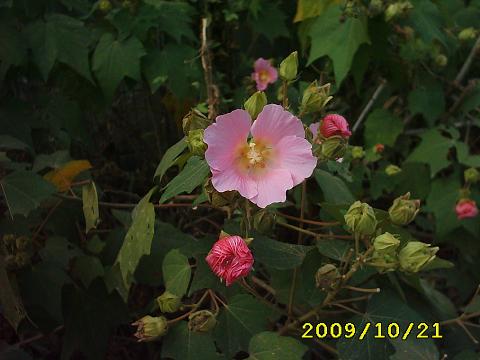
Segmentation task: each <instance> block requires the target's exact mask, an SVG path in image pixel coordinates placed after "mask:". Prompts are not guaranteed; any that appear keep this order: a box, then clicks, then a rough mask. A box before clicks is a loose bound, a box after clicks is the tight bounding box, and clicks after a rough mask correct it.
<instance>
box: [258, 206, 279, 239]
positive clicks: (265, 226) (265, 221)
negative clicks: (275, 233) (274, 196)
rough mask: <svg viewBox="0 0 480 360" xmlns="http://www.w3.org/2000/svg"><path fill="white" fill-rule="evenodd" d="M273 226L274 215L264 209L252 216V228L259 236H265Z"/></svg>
mask: <svg viewBox="0 0 480 360" xmlns="http://www.w3.org/2000/svg"><path fill="white" fill-rule="evenodd" d="M274 225H275V213H272V212H270V211H268V210H266V209H262V210H260V211H258V212H257V213H256V214H255V215H254V216H253V227H254V228H255V230H257V231H258V232H259V233H261V234H267V233H269V232H270V231H272V229H273V226H274Z"/></svg>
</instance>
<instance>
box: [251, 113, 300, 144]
mask: <svg viewBox="0 0 480 360" xmlns="http://www.w3.org/2000/svg"><path fill="white" fill-rule="evenodd" d="M251 133H252V135H253V138H254V139H262V140H265V141H267V142H268V143H270V144H271V145H274V144H276V143H277V142H279V141H280V140H281V139H282V138H283V137H285V136H298V137H302V138H305V130H303V125H302V122H301V121H300V120H299V119H298V118H297V117H295V116H294V115H292V114H291V113H290V112H288V111H286V110H285V109H284V108H283V107H282V106H280V105H275V104H269V105H265V107H264V108H263V110H262V111H261V112H260V114H258V117H257V120H255V122H254V123H253V125H252V129H251Z"/></svg>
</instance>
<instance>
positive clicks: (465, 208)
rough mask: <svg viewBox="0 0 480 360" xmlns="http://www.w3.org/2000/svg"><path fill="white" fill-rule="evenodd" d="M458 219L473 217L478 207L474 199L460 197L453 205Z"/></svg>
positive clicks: (476, 213)
mask: <svg viewBox="0 0 480 360" xmlns="http://www.w3.org/2000/svg"><path fill="white" fill-rule="evenodd" d="M455 212H456V213H457V218H458V220H461V219H468V218H473V217H475V216H477V215H478V208H477V204H476V203H475V201H473V200H470V199H462V200H460V201H459V202H458V203H457V206H455Z"/></svg>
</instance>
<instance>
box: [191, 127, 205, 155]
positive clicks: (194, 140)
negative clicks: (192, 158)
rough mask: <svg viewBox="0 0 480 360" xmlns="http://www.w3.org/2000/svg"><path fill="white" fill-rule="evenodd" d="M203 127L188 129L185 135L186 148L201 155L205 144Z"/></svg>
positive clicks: (203, 152) (194, 153)
mask: <svg viewBox="0 0 480 360" xmlns="http://www.w3.org/2000/svg"><path fill="white" fill-rule="evenodd" d="M203 131H204V130H203V129H196V130H190V131H189V132H188V136H187V145H188V149H189V150H190V152H191V153H192V154H193V155H198V156H203V154H205V151H206V150H207V144H205V143H204V142H203Z"/></svg>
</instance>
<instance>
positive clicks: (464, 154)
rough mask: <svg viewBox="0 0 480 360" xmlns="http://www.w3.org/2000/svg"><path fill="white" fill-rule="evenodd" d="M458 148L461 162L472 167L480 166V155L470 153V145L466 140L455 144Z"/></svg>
mask: <svg viewBox="0 0 480 360" xmlns="http://www.w3.org/2000/svg"><path fill="white" fill-rule="evenodd" d="M455 148H456V150H457V159H458V161H459V162H460V164H463V165H465V166H471V167H480V155H470V154H469V149H468V145H467V144H465V143H464V142H457V143H456V144H455Z"/></svg>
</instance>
